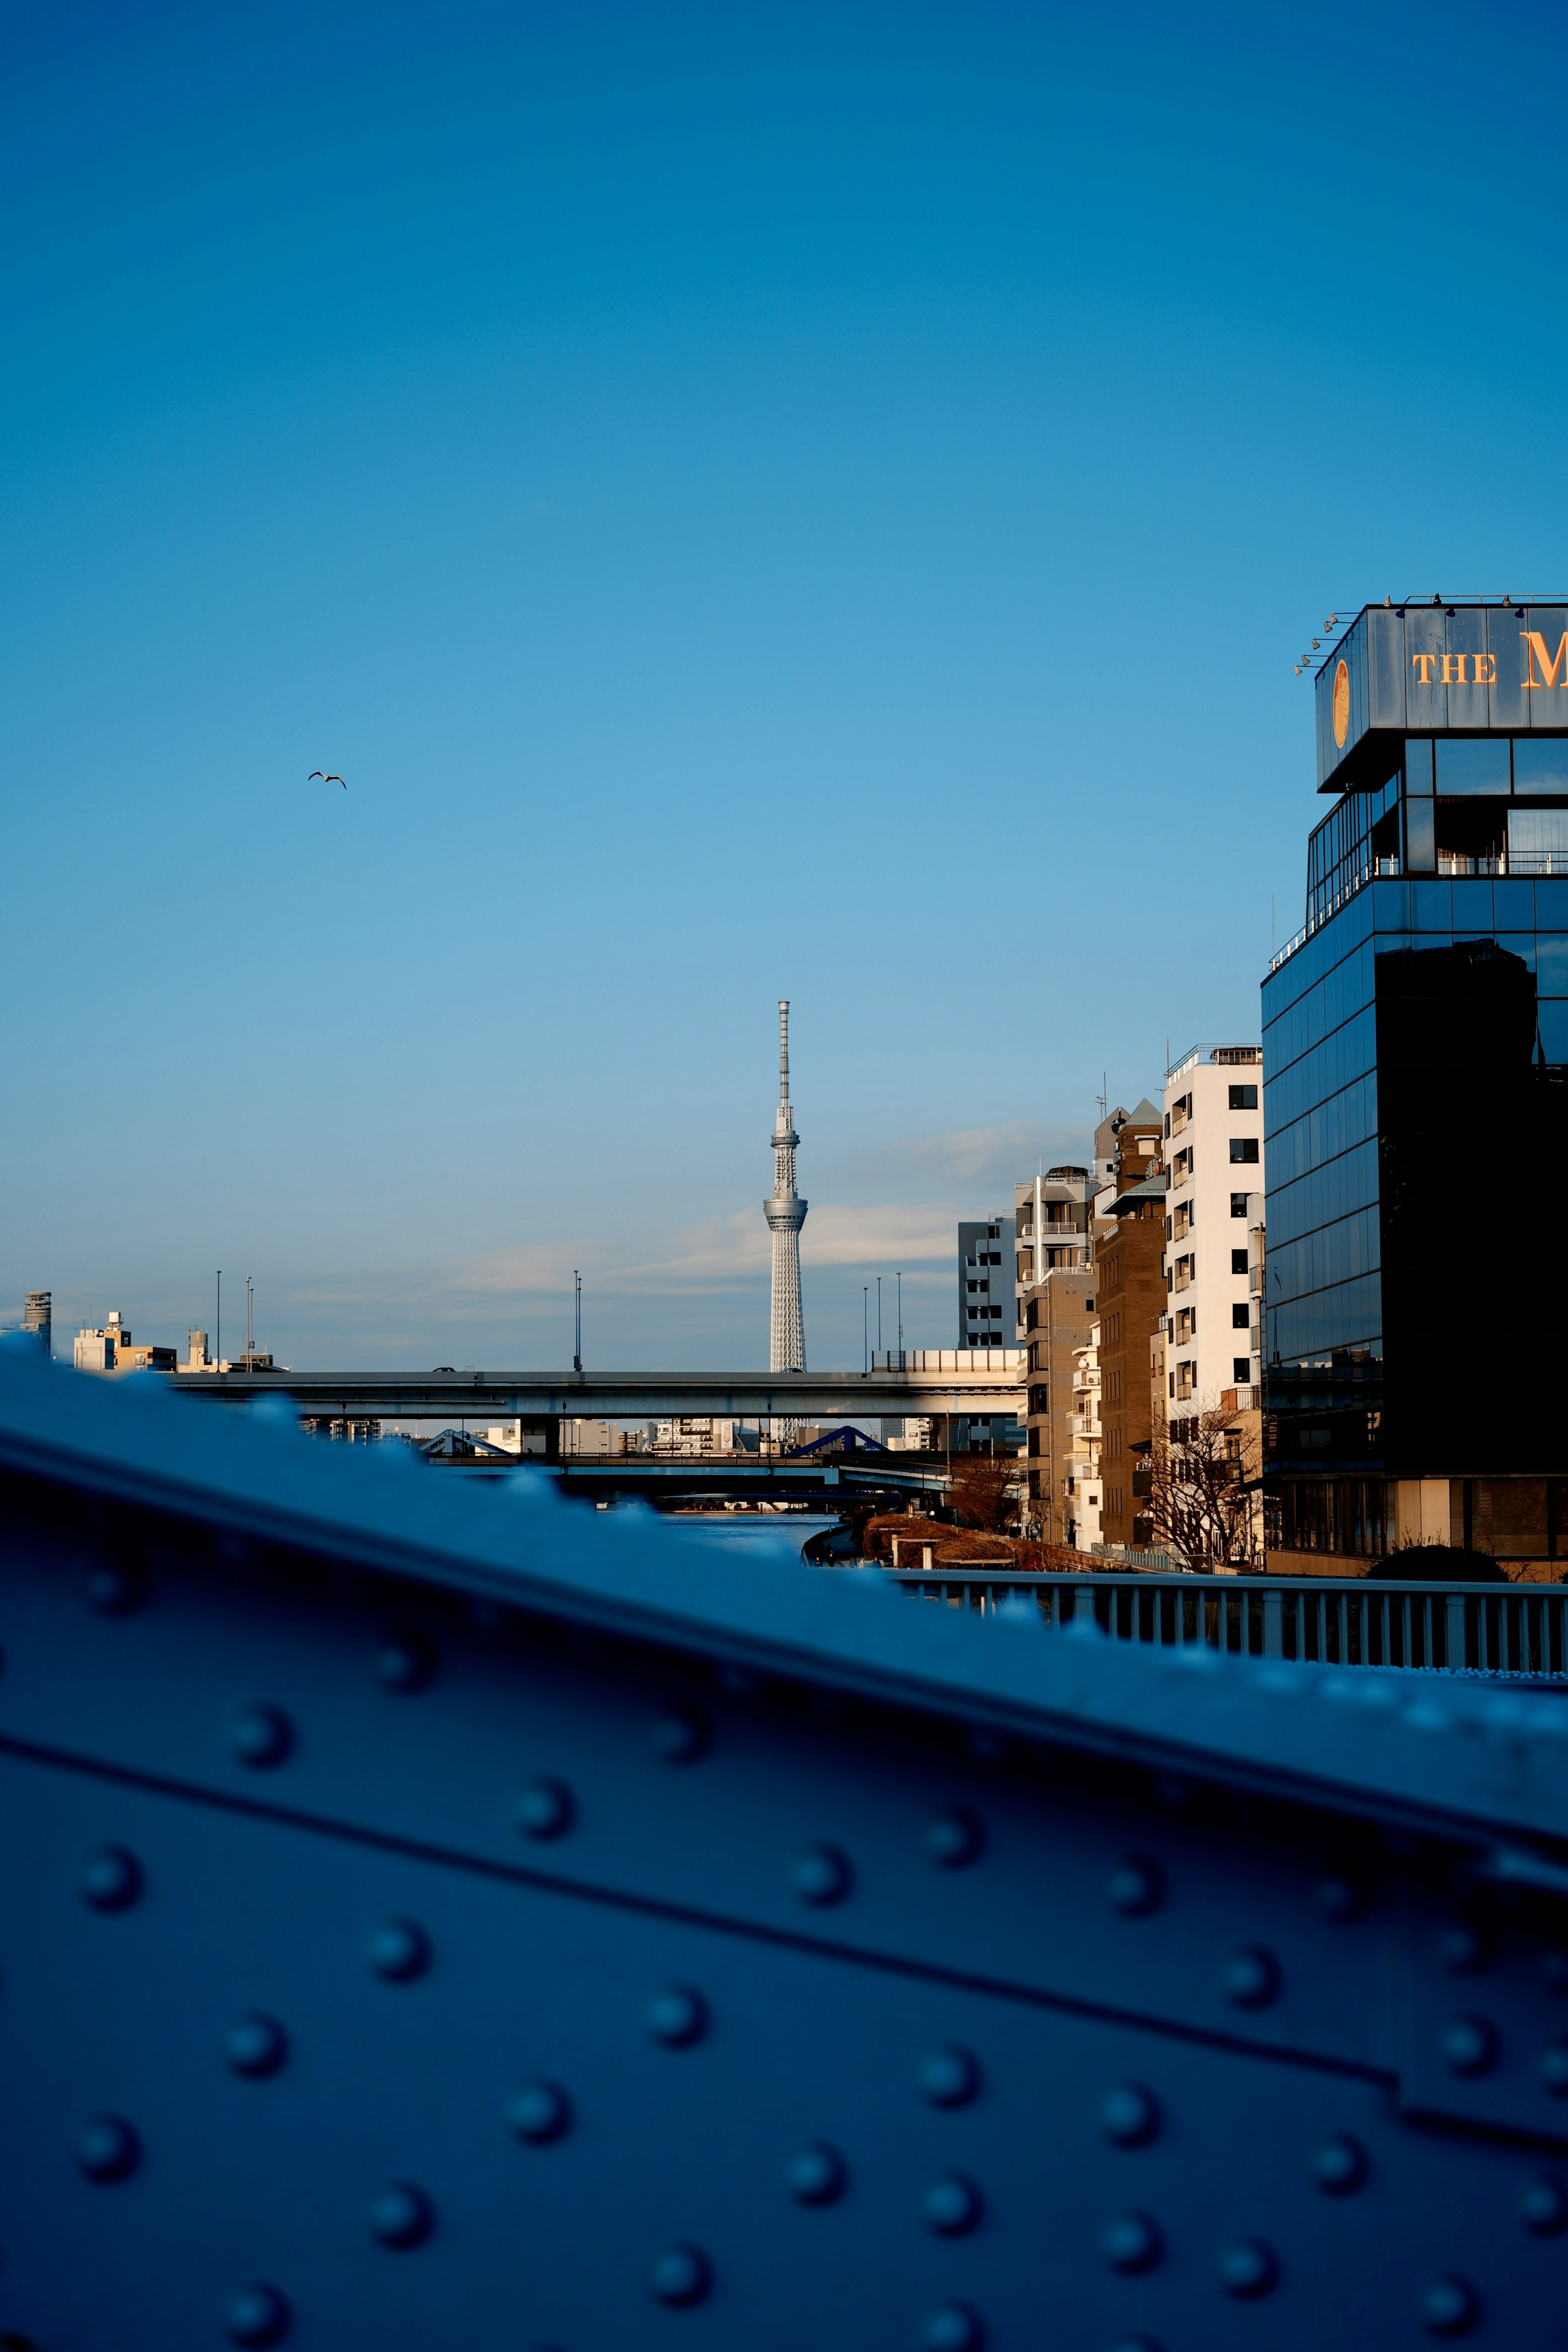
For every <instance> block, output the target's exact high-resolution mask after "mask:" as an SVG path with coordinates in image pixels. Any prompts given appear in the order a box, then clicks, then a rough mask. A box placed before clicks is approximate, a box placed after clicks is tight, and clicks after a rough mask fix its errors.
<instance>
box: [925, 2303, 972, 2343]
mask: <svg viewBox="0 0 1568 2352" xmlns="http://www.w3.org/2000/svg"><path fill="white" fill-rule="evenodd" d="M985 2340H986V2326H985V2322H984V2320H982V2318H981V2317H980V2315H979V2313H978V2312H977V2311H971V2310H970V2308H969V2306H968V2305H967V2303H944V2304H939V2305H937V2307H936V2310H935V2311H933V2312H930V2313H928V2314H927V2315H926V2320H925V2329H924V2331H923V2333H922V2336H921V2341H922V2343H923V2344H924V2345H925V2352H980V2347H981V2346H982V2345H983V2344H984V2343H985Z"/></svg>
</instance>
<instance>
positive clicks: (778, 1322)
mask: <svg viewBox="0 0 1568 2352" xmlns="http://www.w3.org/2000/svg"><path fill="white" fill-rule="evenodd" d="M799 1142H800V1137H799V1136H798V1135H797V1134H796V1132H795V1120H794V1115H793V1113H792V1112H791V1110H790V1108H789V998H788V997H781V998H780V999H779V1110H778V1114H777V1116H776V1118H774V1121H773V1192H772V1197H771V1198H770V1199H769V1200H767V1201H764V1202H763V1203H762V1213H763V1215H764V1216H765V1217H766V1218H767V1220H768V1228H769V1230H770V1232H771V1233H772V1235H773V1329H772V1338H771V1344H770V1349H769V1353H768V1370H770V1371H775V1372H803V1371H804V1370H805V1369H806V1339H805V1332H804V1329H803V1327H802V1325H801V1321H800V1228H801V1226H802V1225H803V1224H804V1223H805V1222H806V1203H805V1202H804V1201H802V1200H801V1198H800V1194H799V1193H798V1192H796V1190H795V1147H796V1145H797V1144H798V1143H799Z"/></svg>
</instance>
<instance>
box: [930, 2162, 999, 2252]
mask: <svg viewBox="0 0 1568 2352" xmlns="http://www.w3.org/2000/svg"><path fill="white" fill-rule="evenodd" d="M983 2210H985V2209H984V2205H983V2202H982V2200H981V2197H980V2192H979V2190H978V2189H977V2188H976V2186H975V2184H974V2182H973V2181H972V2180H971V2179H969V2177H968V2175H967V2173H963V2172H948V2173H945V2174H944V2175H943V2177H942V2179H940V2180H934V2181H933V2182H932V2184H931V2186H930V2188H929V2189H927V2190H926V2192H925V2196H924V2197H923V2198H922V2199H921V2200H920V2211H921V2215H922V2218H923V2219H924V2221H925V2226H926V2228H927V2229H928V2230H935V2231H936V2233H937V2235H938V2236H939V2237H943V2238H962V2237H964V2236H966V2235H967V2232H968V2231H970V2230H972V2229H974V2228H975V2226H976V2224H977V2222H978V2221H979V2219H980V2215H981V2213H982V2212H983Z"/></svg>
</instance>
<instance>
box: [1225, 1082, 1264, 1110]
mask: <svg viewBox="0 0 1568 2352" xmlns="http://www.w3.org/2000/svg"><path fill="white" fill-rule="evenodd" d="M1230 1108H1231V1109H1232V1110H1256V1109H1257V1108H1258V1089H1257V1087H1231V1089H1230Z"/></svg>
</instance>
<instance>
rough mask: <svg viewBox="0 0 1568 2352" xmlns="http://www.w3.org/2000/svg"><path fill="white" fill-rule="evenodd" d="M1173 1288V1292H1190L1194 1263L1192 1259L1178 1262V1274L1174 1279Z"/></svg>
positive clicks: (1183, 1259)
mask: <svg viewBox="0 0 1568 2352" xmlns="http://www.w3.org/2000/svg"><path fill="white" fill-rule="evenodd" d="M1171 1287H1172V1289H1173V1290H1190V1289H1191V1288H1192V1261H1191V1259H1190V1258H1185V1257H1184V1258H1178V1259H1177V1260H1176V1273H1175V1275H1174V1276H1173V1277H1172V1281H1171Z"/></svg>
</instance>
